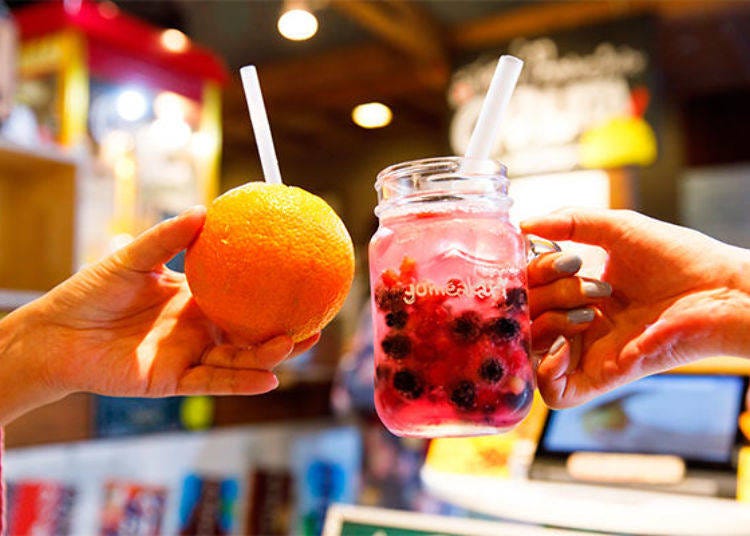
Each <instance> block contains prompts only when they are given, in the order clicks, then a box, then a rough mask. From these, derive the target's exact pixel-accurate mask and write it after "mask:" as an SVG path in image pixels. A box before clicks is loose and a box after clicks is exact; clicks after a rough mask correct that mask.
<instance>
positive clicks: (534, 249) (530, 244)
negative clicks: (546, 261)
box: [526, 235, 562, 261]
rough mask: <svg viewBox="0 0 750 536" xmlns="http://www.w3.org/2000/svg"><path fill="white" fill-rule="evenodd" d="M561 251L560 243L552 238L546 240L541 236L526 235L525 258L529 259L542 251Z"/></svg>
mask: <svg viewBox="0 0 750 536" xmlns="http://www.w3.org/2000/svg"><path fill="white" fill-rule="evenodd" d="M558 251H562V248H561V247H560V244H558V243H557V242H555V241H554V240H547V239H546V238H542V237H541V236H536V235H526V260H527V261H531V260H532V259H536V258H537V257H538V256H539V255H542V254H544V253H556V252H558Z"/></svg>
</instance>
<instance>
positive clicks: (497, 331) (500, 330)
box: [484, 316, 521, 341]
mask: <svg viewBox="0 0 750 536" xmlns="http://www.w3.org/2000/svg"><path fill="white" fill-rule="evenodd" d="M484 329H485V331H486V332H487V333H489V334H490V336H491V337H492V338H494V339H497V340H500V341H509V340H511V339H512V338H513V337H515V336H516V334H517V333H518V331H519V330H520V329H521V325H520V324H519V323H518V322H517V321H516V320H514V319H512V318H506V317H503V316H501V317H499V318H493V319H492V320H490V321H489V322H487V324H486V325H485V327H484Z"/></svg>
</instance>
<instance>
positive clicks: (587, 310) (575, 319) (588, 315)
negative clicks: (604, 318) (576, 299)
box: [568, 307, 595, 324]
mask: <svg viewBox="0 0 750 536" xmlns="http://www.w3.org/2000/svg"><path fill="white" fill-rule="evenodd" d="M594 316H595V314H594V310H593V309H592V308H591V307H583V308H581V309H573V310H571V311H568V322H570V323H571V324H585V323H586V322H591V321H592V320H593V319H594Z"/></svg>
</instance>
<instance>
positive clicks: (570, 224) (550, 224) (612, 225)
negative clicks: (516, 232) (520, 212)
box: [521, 208, 635, 246]
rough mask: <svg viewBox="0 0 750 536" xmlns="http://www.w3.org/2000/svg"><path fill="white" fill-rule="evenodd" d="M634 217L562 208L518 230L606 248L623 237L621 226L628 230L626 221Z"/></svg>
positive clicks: (600, 211) (530, 221)
mask: <svg viewBox="0 0 750 536" xmlns="http://www.w3.org/2000/svg"><path fill="white" fill-rule="evenodd" d="M628 214H630V215H628ZM634 215H635V213H634V212H631V211H623V210H608V209H589V208H580V209H563V210H558V211H555V212H552V213H551V214H547V215H545V216H540V217H536V218H530V219H527V220H524V221H523V222H521V230H522V231H523V232H524V233H530V234H535V235H539V236H541V237H544V238H547V239H549V240H572V241H574V242H580V243H584V244H592V245H598V246H607V245H608V244H610V243H611V242H612V240H613V239H615V238H616V237H618V236H620V235H622V233H623V227H626V226H628V227H629V224H628V220H629V218H631V217H634Z"/></svg>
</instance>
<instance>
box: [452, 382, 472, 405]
mask: <svg viewBox="0 0 750 536" xmlns="http://www.w3.org/2000/svg"><path fill="white" fill-rule="evenodd" d="M451 402H453V404H455V405H456V406H457V407H459V408H460V409H466V410H469V409H474V407H475V406H476V405H477V390H476V387H474V384H473V383H472V382H470V381H469V380H462V381H460V382H459V383H458V385H456V387H454V388H453V391H451Z"/></svg>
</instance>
